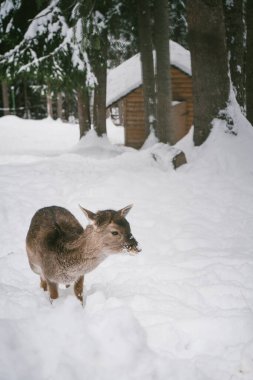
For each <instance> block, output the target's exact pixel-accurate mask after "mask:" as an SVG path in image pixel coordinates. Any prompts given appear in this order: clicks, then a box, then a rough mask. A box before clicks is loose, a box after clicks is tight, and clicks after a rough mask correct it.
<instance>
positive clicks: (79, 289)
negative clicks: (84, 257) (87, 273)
mask: <svg viewBox="0 0 253 380" xmlns="http://www.w3.org/2000/svg"><path fill="white" fill-rule="evenodd" d="M83 282H84V276H81V277H79V279H78V280H77V281H76V282H75V284H74V292H75V295H76V297H77V298H78V299H79V300H80V301H81V303H82V304H83Z"/></svg>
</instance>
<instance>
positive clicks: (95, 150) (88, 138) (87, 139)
mask: <svg viewBox="0 0 253 380" xmlns="http://www.w3.org/2000/svg"><path fill="white" fill-rule="evenodd" d="M123 151H124V147H119V146H116V145H112V144H111V143H110V141H109V139H108V137H107V136H106V135H103V136H101V137H99V136H98V135H97V134H96V132H95V130H94V129H91V130H90V131H88V132H87V133H86V134H85V136H83V137H82V138H81V140H80V141H79V142H78V143H77V144H76V146H74V147H73V148H72V149H71V150H70V152H72V153H77V154H80V155H82V156H89V157H95V158H99V159H106V158H113V157H115V156H118V155H119V154H122V153H123Z"/></svg>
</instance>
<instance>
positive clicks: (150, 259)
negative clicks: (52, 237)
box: [0, 113, 253, 380]
mask: <svg viewBox="0 0 253 380" xmlns="http://www.w3.org/2000/svg"><path fill="white" fill-rule="evenodd" d="M235 118H237V127H238V131H239V133H238V136H234V135H233V134H229V133H225V130H224V126H223V125H222V124H218V123H216V125H215V127H214V129H213V131H212V134H211V136H210V138H209V139H208V140H207V142H206V143H205V144H204V145H203V146H201V147H200V148H193V147H192V142H191V134H189V136H187V137H186V138H185V139H184V141H182V142H181V145H182V146H183V147H184V150H185V151H186V153H187V158H188V161H189V163H188V164H187V165H185V166H183V167H181V168H180V169H178V170H177V171H173V169H172V167H171V164H170V158H171V152H170V150H169V149H168V148H167V147H166V146H164V145H160V144H155V145H154V144H153V143H154V139H153V138H150V139H149V142H148V143H147V144H146V149H143V150H141V151H135V150H133V149H131V148H124V147H122V146H119V145H114V146H113V145H111V144H110V142H109V141H108V140H107V139H106V138H100V139H98V138H96V136H95V135H94V132H93V131H91V132H89V134H88V135H87V136H86V137H85V138H84V139H83V140H82V141H81V142H78V129H77V126H75V125H68V124H62V123H60V122H53V121H50V120H44V121H23V120H20V119H17V118H15V117H11V116H9V117H3V118H1V119H0V164H1V165H0V200H1V202H0V226H1V239H0V379H1V380H28V379H36V380H119V379H120V380H151V379H152V380H252V379H253V148H252V147H253V131H252V129H251V128H252V127H251V126H249V125H248V123H247V122H246V121H245V120H244V119H243V117H241V116H240V115H239V114H238V113H237V114H236V115H235ZM119 131H120V130H119V129H115V130H113V128H112V127H111V128H110V136H111V139H114V142H117V141H118V142H119V141H120V140H119V136H117V138H116V141H115V134H114V132H119ZM121 132H122V131H121ZM121 132H119V133H121ZM154 158H155V159H154ZM79 203H81V204H82V205H83V206H84V207H86V208H88V209H91V210H94V211H95V210H98V209H106V208H113V209H118V208H121V207H124V206H126V205H128V204H129V203H134V207H133V209H132V210H131V212H130V213H129V216H128V220H129V222H130V224H131V227H132V232H133V234H134V236H135V237H136V239H137V240H138V241H139V243H140V245H141V246H142V252H141V254H139V255H138V256H136V257H132V256H121V255H119V256H114V257H111V258H108V259H107V260H106V261H105V262H104V263H103V264H101V265H100V266H99V267H98V268H97V269H96V270H94V271H93V272H91V273H90V274H88V275H87V276H86V279H85V281H86V290H87V293H88V297H87V304H86V307H85V308H82V307H81V305H80V303H79V302H78V300H77V299H76V298H75V297H74V296H73V290H72V289H71V288H69V289H62V290H61V294H60V298H59V299H58V300H56V301H54V302H53V304H52V305H51V304H50V302H49V299H48V295H47V293H44V292H43V291H42V290H41V289H40V288H39V278H38V276H36V275H35V274H34V273H33V272H32V271H31V269H30V268H29V266H28V262H27V257H26V253H25V244H24V242H25V236H26V232H27V230H28V227H29V223H30V220H31V217H32V216H33V214H34V212H35V211H36V210H37V209H39V208H41V207H44V206H48V205H59V206H63V207H66V208H68V209H69V210H70V211H71V212H72V213H73V214H74V215H75V216H76V217H77V218H78V219H79V220H80V222H81V223H82V224H84V225H85V224H86V220H85V218H84V215H83V214H82V213H81V211H80V209H79V208H78V204H79Z"/></svg>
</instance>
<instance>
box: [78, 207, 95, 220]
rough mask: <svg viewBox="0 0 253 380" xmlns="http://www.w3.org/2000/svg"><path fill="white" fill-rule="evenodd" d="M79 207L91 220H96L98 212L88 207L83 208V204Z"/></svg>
mask: <svg viewBox="0 0 253 380" xmlns="http://www.w3.org/2000/svg"><path fill="white" fill-rule="evenodd" d="M79 207H80V209H81V210H82V212H83V213H84V215H85V216H86V218H87V219H88V220H89V221H90V222H92V223H94V222H95V217H96V214H94V212H92V211H89V210H87V209H86V208H83V207H82V206H81V205H79Z"/></svg>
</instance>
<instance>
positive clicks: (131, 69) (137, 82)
mask: <svg viewBox="0 0 253 380" xmlns="http://www.w3.org/2000/svg"><path fill="white" fill-rule="evenodd" d="M170 64H171V65H172V66H175V67H176V68H178V69H179V70H181V71H183V72H184V73H186V74H188V75H191V59H190V52H189V50H187V49H185V48H184V47H183V46H181V45H179V44H178V43H176V42H174V41H170ZM141 85H142V74H141V59H140V53H138V54H136V55H134V56H133V57H131V58H129V59H127V60H126V61H125V62H123V63H121V64H120V65H119V66H117V67H115V68H114V69H111V70H109V72H108V74H107V89H106V106H107V107H108V106H110V105H111V104H112V103H114V102H116V101H117V100H119V99H121V98H122V97H123V96H125V95H127V94H129V93H130V92H131V91H133V90H135V89H136V88H138V87H139V86H141Z"/></svg>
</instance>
